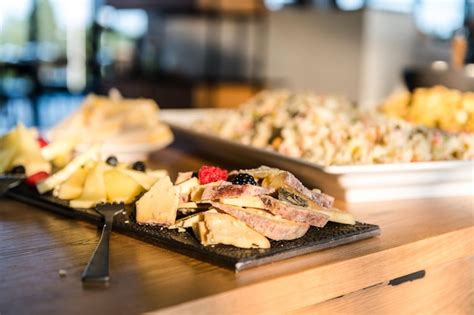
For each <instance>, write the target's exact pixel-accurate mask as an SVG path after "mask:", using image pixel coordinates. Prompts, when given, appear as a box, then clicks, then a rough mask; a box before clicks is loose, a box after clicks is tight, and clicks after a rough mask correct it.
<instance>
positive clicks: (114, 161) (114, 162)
mask: <svg viewBox="0 0 474 315" xmlns="http://www.w3.org/2000/svg"><path fill="white" fill-rule="evenodd" d="M105 163H107V164H109V165H110V166H117V164H118V160H117V157H116V156H114V155H111V156H109V157H108V158H107V160H105Z"/></svg>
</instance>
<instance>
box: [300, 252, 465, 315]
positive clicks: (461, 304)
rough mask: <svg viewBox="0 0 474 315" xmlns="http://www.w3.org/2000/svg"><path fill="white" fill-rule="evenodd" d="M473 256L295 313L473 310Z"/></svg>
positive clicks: (388, 314)
mask: <svg viewBox="0 0 474 315" xmlns="http://www.w3.org/2000/svg"><path fill="white" fill-rule="evenodd" d="M473 270H474V257H470V258H463V259H458V260H456V261H454V262H449V263H447V264H443V265H440V266H437V267H435V268H432V269H428V270H426V276H425V277H424V278H422V279H418V280H415V281H410V282H405V283H402V284H400V285H397V286H391V285H388V283H386V282H385V283H381V284H378V285H375V286H372V287H369V288H366V289H362V290H359V291H356V292H353V293H350V294H347V295H344V296H341V297H339V298H335V299H331V300H329V301H326V302H323V303H320V304H317V305H315V306H311V307H308V308H305V309H302V310H300V311H297V312H295V314H299V315H303V314H308V315H309V314H321V315H323V314H346V315H350V314H387V315H390V314H426V313H429V314H473V313H474V272H473Z"/></svg>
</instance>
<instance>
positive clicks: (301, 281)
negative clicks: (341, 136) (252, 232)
mask: <svg viewBox="0 0 474 315" xmlns="http://www.w3.org/2000/svg"><path fill="white" fill-rule="evenodd" d="M154 161H155V163H156V165H157V166H163V167H167V168H169V169H170V172H171V174H172V175H175V174H176V172H177V171H178V170H192V169H197V168H198V167H199V166H200V165H201V164H203V163H214V161H209V160H207V159H199V158H195V157H194V156H192V155H191V154H188V153H185V152H183V151H182V149H181V148H179V147H172V148H169V149H166V150H164V151H160V152H158V153H157V154H156V155H155V156H154ZM158 161H159V162H158ZM224 166H226V165H224ZM228 167H232V166H228ZM473 201H474V198H472V197H466V198H450V199H430V200H415V201H400V202H386V203H373V204H358V205H346V204H343V203H339V204H338V205H339V206H341V207H345V208H350V209H351V211H352V212H353V213H354V215H355V216H356V218H357V219H359V220H361V221H366V222H370V223H374V224H378V225H380V227H381V229H382V235H381V236H380V237H377V238H373V239H369V240H365V241H361V242H358V243H354V244H349V245H345V246H342V247H338V248H334V249H329V250H325V251H322V252H319V253H314V254H309V255H305V256H302V257H297V258H292V259H289V260H286V261H282V262H278V263H274V264H271V265H267V266H262V267H258V268H255V269H253V270H247V271H243V272H242V273H238V274H235V273H233V272H231V271H229V270H225V269H223V268H219V267H216V266H213V265H210V264H207V263H204V262H201V261H198V260H194V259H192V258H189V257H186V256H183V255H180V254H177V253H173V252H170V251H167V250H164V249H161V248H158V247H155V246H152V245H149V244H146V243H143V242H140V241H136V240H134V239H131V238H128V237H125V236H122V235H119V234H114V233H113V234H112V237H111V244H110V245H111V257H110V259H111V266H110V272H111V277H112V278H111V283H110V287H109V288H107V289H94V290H91V289H85V288H83V287H82V284H81V282H80V274H81V272H82V270H83V268H84V266H85V264H86V263H87V261H88V259H89V257H90V254H91V253H92V251H93V250H94V247H95V245H96V242H97V240H98V234H97V229H96V228H95V227H94V226H92V225H89V224H87V223H82V222H78V221H73V220H70V219H65V218H63V217H60V216H57V215H54V214H50V213H48V212H44V211H42V210H38V209H35V208H33V207H30V206H27V205H23V204H21V203H18V202H15V201H11V200H0V314H2V315H5V314H19V313H48V314H51V313H61V314H63V313H67V314H76V313H77V314H83V313H99V312H100V313H109V312H110V313H112V312H113V313H116V314H122V313H123V314H129V313H140V312H151V311H161V312H162V313H175V312H178V313H179V314H186V313H193V314H199V313H202V314H208V313H220V314H223V313H241V312H240V311H241V310H246V311H248V312H251V313H268V312H271V311H274V310H275V309H276V310H278V311H279V312H285V311H288V312H290V311H295V310H299V309H303V308H306V307H310V306H311V305H316V304H318V303H321V302H324V301H327V300H330V299H333V298H335V297H337V296H341V295H344V294H349V293H352V292H357V291H359V290H360V289H362V288H365V287H369V286H372V285H376V284H378V283H383V282H386V281H389V280H390V279H393V278H396V277H400V276H402V275H405V274H408V273H411V272H414V271H417V270H421V269H426V270H429V269H432V268H436V267H437V266H440V265H442V264H447V263H449V262H452V261H454V260H456V259H461V258H463V257H471V256H473V255H474V253H473V251H474V245H473V240H474V224H473V213H474V209H473ZM59 269H64V270H66V271H67V276H66V277H63V278H61V277H59V275H58V271H59Z"/></svg>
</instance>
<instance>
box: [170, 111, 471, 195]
mask: <svg viewBox="0 0 474 315" xmlns="http://www.w3.org/2000/svg"><path fill="white" fill-rule="evenodd" d="M215 111H219V110H216V109H179V110H162V111H161V120H162V121H163V122H165V123H168V124H169V125H170V126H171V127H172V129H173V131H174V133H175V135H176V136H177V137H181V138H185V139H187V140H188V141H189V142H190V143H194V144H196V145H197V146H198V147H199V148H200V149H201V150H202V151H205V152H206V153H207V154H209V155H215V156H217V157H219V158H222V159H223V160H225V161H229V162H232V163H234V164H236V165H238V166H240V167H255V166H259V165H268V166H273V167H278V168H281V169H285V170H288V171H290V172H292V173H293V174H295V175H296V176H297V177H298V178H300V179H301V180H302V181H303V182H304V183H305V184H306V185H308V186H309V187H317V188H320V189H321V190H323V191H324V192H326V193H328V194H330V195H333V196H335V197H336V198H337V199H342V200H345V201H348V202H367V201H382V200H399V199H416V198H431V197H449V196H467V195H474V161H436V162H416V163H398V164H376V165H348V166H321V165H318V164H315V163H311V162H308V161H305V160H302V159H296V158H290V157H286V156H284V155H282V154H279V153H276V152H273V151H270V150H265V149H259V148H255V147H251V146H247V145H242V144H240V143H237V142H234V141H229V140H226V139H222V138H219V137H216V136H212V135H209V134H206V133H202V132H197V131H195V130H193V129H192V127H191V126H192V123H193V122H194V121H196V120H198V119H200V118H203V117H209V115H212V113H213V112H215Z"/></svg>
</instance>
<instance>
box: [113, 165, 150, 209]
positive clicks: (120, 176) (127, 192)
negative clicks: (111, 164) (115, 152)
mask: <svg viewBox="0 0 474 315" xmlns="http://www.w3.org/2000/svg"><path fill="white" fill-rule="evenodd" d="M104 181H105V191H106V193H107V201H108V202H123V203H125V204H130V203H132V202H133V201H134V200H135V198H136V197H137V196H138V195H139V194H141V193H142V192H143V191H144V188H143V187H142V186H141V185H140V184H138V183H137V182H136V181H135V180H134V179H133V178H132V177H130V176H128V175H127V174H125V173H124V172H121V171H120V169H117V168H113V169H110V170H108V171H106V172H105V173H104Z"/></svg>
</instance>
